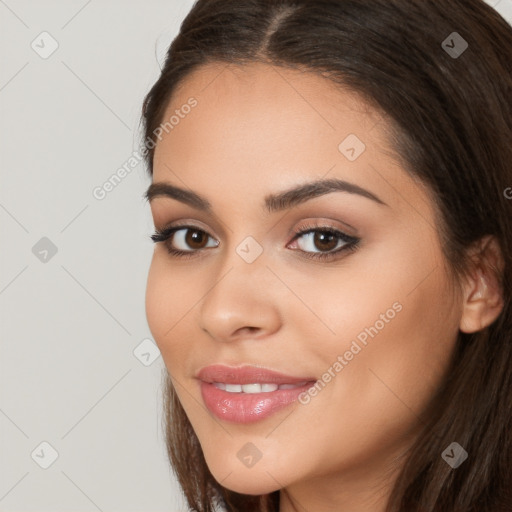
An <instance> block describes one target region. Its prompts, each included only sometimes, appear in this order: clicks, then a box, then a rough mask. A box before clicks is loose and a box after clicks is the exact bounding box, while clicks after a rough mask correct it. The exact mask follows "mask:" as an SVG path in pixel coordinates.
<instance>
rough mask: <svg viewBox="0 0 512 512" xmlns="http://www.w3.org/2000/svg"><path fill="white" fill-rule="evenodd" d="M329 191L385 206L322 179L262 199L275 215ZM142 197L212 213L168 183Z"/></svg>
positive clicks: (204, 204)
mask: <svg viewBox="0 0 512 512" xmlns="http://www.w3.org/2000/svg"><path fill="white" fill-rule="evenodd" d="M332 192H347V193H349V194H356V195H359V196H362V197H365V198H367V199H370V200H372V201H374V202H376V203H378V204H380V205H383V206H388V205H387V204H386V203H385V202H384V201H382V199H380V198H379V197H378V196H376V195H375V194H373V193H372V192H370V191H368V190H366V189H364V188H362V187H360V186H358V185H355V184H354V183H349V182H348V181H344V180H340V179H323V180H317V181H313V182H309V183H305V184H302V185H298V186H296V187H293V188H291V189H289V190H285V191H283V192H279V193H277V194H269V195H267V196H265V208H266V210H267V211H268V212H269V213H273V212H278V211H282V210H286V209H288V208H292V207H294V206H297V205H299V204H301V203H304V202H306V201H309V200H310V199H313V198H315V197H319V196H323V195H326V194H330V193H332ZM144 197H145V198H146V199H147V200H148V201H149V202H151V201H152V200H153V199H155V198H156V197H169V198H171V199H175V200H177V201H180V202H182V203H185V204H187V205H189V206H191V207H192V208H196V209H197V210H201V211H204V212H206V213H212V205H211V203H210V202H209V201H208V200H207V199H206V198H204V197H202V196H200V195H199V194H197V193H195V192H192V191H191V190H186V189H183V188H180V187H177V186H175V185H171V184H170V183H152V184H151V185H150V186H149V188H148V190H147V191H146V193H145V194H144Z"/></svg>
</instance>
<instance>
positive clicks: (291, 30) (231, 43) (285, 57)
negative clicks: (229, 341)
mask: <svg viewBox="0 0 512 512" xmlns="http://www.w3.org/2000/svg"><path fill="white" fill-rule="evenodd" d="M454 32H456V33H457V34H456V35H454ZM449 37H452V40H450V39H449ZM453 37H456V38H459V37H460V38H461V39H457V41H458V44H459V43H460V42H461V41H462V39H463V40H464V41H466V42H467V44H468V47H467V49H466V51H465V52H464V53H462V54H457V53H455V54H454V53H453V52H451V53H450V51H449V48H453V47H454V46H455V44H454V43H453ZM447 38H448V41H449V43H448V44H445V45H443V41H446V40H447ZM511 57H512V29H511V27H510V26H509V25H508V24H507V23H506V22H505V21H504V20H503V18H501V17H500V16H499V14H497V13H496V12H495V11H494V10H493V9H492V8H491V7H489V6H488V5H486V4H485V3H484V2H483V1H482V0H199V1H197V2H196V3H195V4H194V6H193V8H192V10H191V11H190V13H189V14H188V16H187V17H186V19H185V20H184V21H183V23H182V25H181V29H180V32H179V34H178V36H177V37H176V38H175V39H174V41H173V42H172V44H171V46H170V48H169V50H168V53H167V56H166V61H165V65H164V67H163V69H162V72H161V76H160V77H159V79H158V80H157V82H156V83H155V84H154V86H153V87H152V89H151V90H150V92H149V93H148V95H147V96H146V98H145V100H144V105H143V122H144V129H145V142H146V148H145V158H146V163H147V166H148V171H149V173H150V174H151V175H152V167H153V153H154V150H153V147H154V135H155V133H156V132H155V130H156V129H157V128H158V126H159V124H160V123H161V122H162V121H163V115H164V112H165V109H166V107H167V106H168V104H169V101H170V99H171V96H172V94H173V92H174V91H175V89H176V87H177V86H178V85H179V84H180V83H181V82H182V81H183V79H184V78H185V77H187V76H188V75H189V74H190V73H192V72H193V71H195V70H197V69H198V68H199V67H201V66H202V65H204V64H207V63H211V62H219V63H233V64H242V65H243V64H244V63H251V62H266V63H270V64H272V65H276V66H283V67H287V68H292V69H305V70H309V71H313V72H316V73H318V74H321V75H322V76H325V77H327V78H329V79H331V80H333V81H334V82H335V83H337V84H339V85H340V86H341V87H344V88H349V89H351V90H353V91H354V92H356V93H358V94H359V95H361V96H362V97H363V98H364V99H365V100H366V101H367V102H368V103H369V104H371V105H373V106H374V107H376V108H378V109H379V110H380V111H381V112H384V113H385V114H386V118H387V119H389V123H390V124H391V125H392V130H393V131H392V133H393V137H392V140H393V144H394V146H395V148H394V149H396V151H397V152H398V154H399V155H400V156H401V159H402V160H403V165H404V167H405V169H406V170H407V171H408V172H409V173H410V174H411V175H413V176H415V177H417V178H418V179H419V180H421V181H422V182H423V183H425V184H426V185H427V187H428V189H429V191H430V192H431V193H432V197H433V198H434V201H435V202H436V206H437V210H438V212H439V222H438V226H437V227H438V229H439V233H440V235H441V237H442V241H443V252H444V254H445V256H446V259H447V262H448V263H449V264H450V266H451V268H452V270H453V275H454V276H455V277H457V278H458V279H459V280H460V279H462V277H463V276H464V275H465V273H466V272H468V269H469V259H468V249H469V248H470V247H471V246H472V245H473V244H474V243H475V242H477V241H478V240H480V239H482V238H483V237H485V236H486V235H492V236H494V237H495V239H496V240H497V242H498V244H499V246H500V249H501V251H502V254H503V256H504V260H505V265H504V268H503V270H502V272H499V273H498V274H499V275H498V279H499V282H500V284H501V286H502V290H503V296H504V307H503V310H502V312H501V314H500V316H499V317H498V318H497V320H496V321H495V322H493V323H492V324H491V325H490V326H489V327H487V328H485V329H483V330H481V331H479V332H476V333H473V334H466V333H462V332H459V337H458V340H457V344H456V349H455V353H454V357H453V362H452V363H451V368H450V371H449V372H448V374H447V375H448V378H447V379H446V381H444V382H443V383H442V385H441V387H440V389H439V390H438V391H437V393H436V396H435V397H434V399H433V400H432V402H431V405H430V407H429V410H428V411H425V414H424V417H425V418H428V424H425V428H424V429H423V432H422V434H421V435H420V436H419V437H418V439H417V441H416V443H415V445H414V446H413V449H412V450H411V451H410V453H409V455H408V458H407V461H406V463H405V464H404V467H403V470H402V471H401V473H400V475H399V478H398V479H397V481H396V484H395V486H394V488H393V492H392V494H391V498H390V500H389V503H388V509H387V510H388V512H391V511H393V512H395V511H397V512H476V511H478V512H502V511H503V512H504V511H509V512H510V511H511V510H512V494H511V487H512V306H511V294H512V224H511V219H512V215H511V214H512V201H511V200H507V198H506V197H505V196H506V194H505V193H504V191H505V190H507V189H508V187H512V58H511ZM150 141H153V143H152V144H149V142H150ZM509 190H510V189H509ZM459 282H460V281H459ZM433 342H435V340H433ZM164 406H165V407H164V413H165V414H164V420H165V431H166V443H167V450H168V454H169V458H170V462H171V464H172V467H173V469H174V471H175V473H176V475H177V478H178V480H179V482H180V484H181V486H182V488H183V491H184V494H185V496H186V499H187V501H188V504H189V506H190V507H191V509H193V510H196V511H199V512H213V511H214V510H215V509H216V506H217V505H218V506H221V507H222V508H224V509H225V510H227V511H228V512H250V511H260V512H263V511H268V512H277V511H278V510H279V491H276V492H273V493H271V494H270V495H263V496H247V495H242V494H238V493H236V492H232V491H230V490H228V489H226V488H224V487H222V485H220V484H219V483H218V482H216V481H215V479H214V478H213V476H212V474H211V473H210V471H209V469H208V467H207V465H206V463H205V459H204V457H203V453H202V451H201V447H200V445H199V441H198V439H197V437H196V435H195V433H194V430H193V428H192V426H191V424H190V422H189V421H188V418H187V416H186V414H185V412H184V410H183V408H182V406H181V404H180V402H179V400H178V398H177V395H176V393H175V390H174V388H173V384H172V381H171V379H170V376H169V375H168V374H167V373H165V382H164ZM452 441H457V442H458V443H459V444H461V445H462V446H463V447H464V448H465V449H466V451H467V452H468V453H469V460H468V461H467V462H465V463H464V464H462V465H461V466H460V467H459V468H457V469H456V470H453V469H451V468H450V467H449V466H448V465H447V464H446V463H445V461H444V460H442V457H441V454H442V452H443V451H444V450H445V448H446V447H447V446H448V445H449V444H450V443H451V442H452Z"/></svg>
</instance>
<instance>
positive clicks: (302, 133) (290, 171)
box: [153, 63, 420, 204]
mask: <svg viewBox="0 0 512 512" xmlns="http://www.w3.org/2000/svg"><path fill="white" fill-rule="evenodd" d="M191 98H193V100H194V102H195V106H194V107H193V108H192V109H191V108H188V107H186V106H187V105H188V104H190V100H191ZM171 117H174V118H175V123H173V127H172V129H171V130H170V131H168V132H164V133H163V136H162V138H161V140H160V141H159V142H158V144H157V146H156V149H155V159H154V174H153V178H154V180H155V181H171V182H174V183H176V184H178V185H179V183H177V182H176V178H179V180H183V181H184V183H187V184H188V185H189V186H193V187H194V188H198V187H200V188H202V189H205V190H208V191H209V192H211V194H213V195H216V194H220V195H222V194H223V191H225V190H227V188H226V187H230V188H231V189H232V190H235V189H236V187H237V186H238V187H239V188H238V190H245V191H246V192H247V186H248V184H250V186H251V187H253V189H252V190H251V192H252V193H253V194H258V195H260V196H263V195H264V194H265V193H267V192H268V189H269V187H270V188H271V189H273V190H274V189H284V188H287V187H288V186H290V185H291V184H293V183H296V182H297V180H299V181H300V180H301V179H302V178H303V179H304V180H306V179H311V178H315V179H319V178H323V177H326V176H327V177H337V178H341V179H346V180H350V181H352V182H356V183H357V184H358V185H360V186H363V187H366V188H370V189H371V188H372V187H373V190H374V191H375V192H376V193H377V194H378V195H379V196H381V197H383V196H384V197H383V198H384V200H385V201H386V202H388V201H389V202H390V203H393V202H394V201H396V198H393V197H391V196H394V195H396V192H397V189H399V194H411V193H413V192H414V193H417V192H418V191H417V187H416V185H415V184H414V183H413V180H412V178H411V177H410V176H409V175H408V173H406V172H405V171H404V170H403V169H402V168H401V167H400V165H399V159H398V158H397V155H396V153H395V152H394V150H393V148H392V147H391V145H390V144H389V143H388V140H387V134H388V129H389V125H388V122H387V120H386V119H385V117H384V116H383V115H382V114H381V112H379V111H378V110H377V109H376V108H374V107H372V106H370V105H369V104H368V103H366V102H365V101H363V100H362V98H361V96H359V95H357V94H356V93H354V92H352V91H349V90H348V89H346V88H343V87H340V86H339V85H338V84H335V83H333V82H332V81H331V80H328V79H327V78H324V77H322V76H320V75H318V74H315V73H312V72H308V71H299V70H291V69H287V68H281V67H275V66H270V65H267V64H261V63H257V64H250V65H247V66H234V65H228V64H223V63H215V64H209V65H206V66H203V67H200V68H198V69H197V70H195V71H194V72H192V73H191V74H190V75H188V76H187V77H186V79H185V80H184V81H183V82H182V83H181V84H180V86H179V87H178V88H177V89H176V91H175V92H174V94H173V97H172V99H171V101H170V102H169V105H168V107H167V109H166V112H165V115H164V119H163V122H165V121H166V120H168V119H170V118H171ZM176 121H177V122H176ZM354 157H356V158H354ZM375 166H378V168H376V167H375ZM170 171H172V172H170ZM237 184H238V185H237ZM418 185H420V184H418ZM260 189H261V190H260ZM386 196H387V198H388V199H387V200H386V199H385V197H386ZM388 204H389V203H388Z"/></svg>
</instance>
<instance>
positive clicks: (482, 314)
mask: <svg viewBox="0 0 512 512" xmlns="http://www.w3.org/2000/svg"><path fill="white" fill-rule="evenodd" d="M472 259H473V262H474V267H473V272H472V274H471V276H470V277H469V278H468V280H467V283H466V286H465V292H464V303H463V309H462V316H461V319H460V325H459V329H460V330H461V331H462V332H465V333H472V332H478V331H481V330H482V329H485V328H486V327H488V326H489V325H490V324H492V323H493V322H494V321H495V320H496V318H498V316H499V314H500V313H501V311H502V309H503V292H502V289H501V285H500V275H501V272H503V268H504V260H503V255H502V253H501V250H500V248H499V245H498V243H497V241H496V239H495V238H494V237H485V238H484V239H482V240H481V241H480V244H479V248H478V250H477V252H476V255H474V256H473V257H472Z"/></svg>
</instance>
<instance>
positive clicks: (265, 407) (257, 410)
mask: <svg viewBox="0 0 512 512" xmlns="http://www.w3.org/2000/svg"><path fill="white" fill-rule="evenodd" d="M313 384H314V383H312V382H309V383H307V384H304V385H303V386H300V387H297V388H293V389H277V390H276V391H270V392H268V393H230V392H229V391H223V390H222V389H219V388H217V387H215V386H214V385H213V384H212V383H210V382H201V395H202V397H203V400H204V403H205V405H206V407H207V408H208V410H209V411H210V412H211V413H212V414H213V415H214V416H216V417H217V418H219V419H221V420H226V421H231V422H233V423H253V422H255V421H260V420H263V419H265V418H268V417H269V416H271V415H272V414H274V413H276V412H277V411H280V410H281V409H284V408H285V407H287V406H289V405H290V404H292V403H293V402H295V401H296V400H297V398H298V397H299V395H300V394H301V393H303V392H304V391H307V390H308V389H309V388H310V387H311V386H313Z"/></svg>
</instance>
